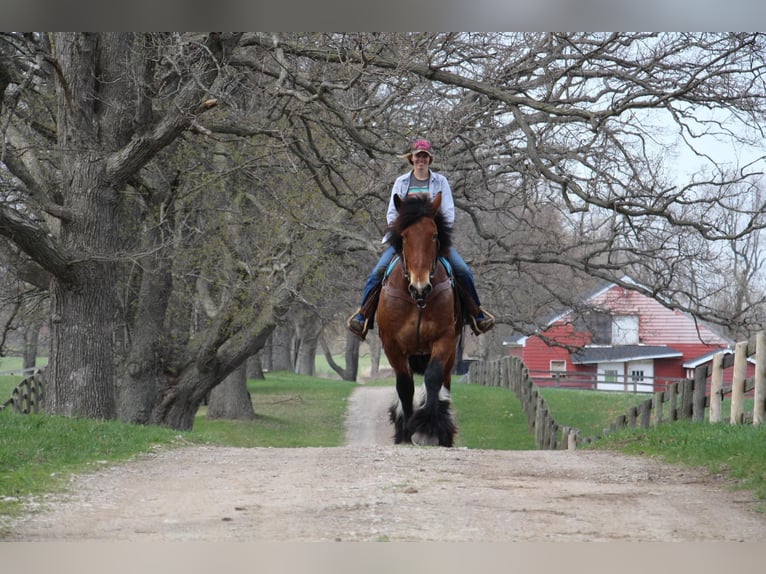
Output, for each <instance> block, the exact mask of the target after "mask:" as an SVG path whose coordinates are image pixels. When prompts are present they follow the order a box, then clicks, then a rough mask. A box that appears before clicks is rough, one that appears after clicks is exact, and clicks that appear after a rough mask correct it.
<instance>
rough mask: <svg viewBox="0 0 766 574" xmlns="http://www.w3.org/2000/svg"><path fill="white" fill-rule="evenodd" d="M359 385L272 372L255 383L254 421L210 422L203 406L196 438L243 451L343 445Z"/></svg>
mask: <svg viewBox="0 0 766 574" xmlns="http://www.w3.org/2000/svg"><path fill="white" fill-rule="evenodd" d="M355 386H356V383H352V382H344V381H331V380H325V379H317V378H313V377H306V376H303V375H295V374H292V373H284V372H280V373H269V374H268V375H267V378H266V380H264V381H249V382H248V390H249V391H250V395H251V397H252V401H253V409H254V410H255V413H256V416H257V418H256V419H255V420H254V421H241V422H239V421H226V420H208V419H207V417H206V416H205V414H206V408H205V407H202V408H201V409H200V411H199V413H198V414H197V418H196V419H195V421H194V430H193V431H192V434H194V435H195V436H198V437H199V439H198V440H203V441H205V442H208V443H215V444H222V445H228V446H241V447H257V446H261V447H305V446H338V445H341V444H343V441H344V438H345V428H344V415H345V412H346V405H347V399H348V396H349V395H350V394H351V392H352V391H353V389H354V387H355Z"/></svg>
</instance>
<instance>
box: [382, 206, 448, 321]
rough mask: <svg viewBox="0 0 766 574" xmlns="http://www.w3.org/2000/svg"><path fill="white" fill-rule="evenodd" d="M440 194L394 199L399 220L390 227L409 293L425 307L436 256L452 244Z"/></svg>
mask: <svg viewBox="0 0 766 574" xmlns="http://www.w3.org/2000/svg"><path fill="white" fill-rule="evenodd" d="M441 199H442V195H441V193H439V194H437V195H436V197H434V199H433V201H431V200H430V199H429V198H427V197H426V198H420V197H416V196H412V197H407V198H406V199H401V198H399V196H394V205H395V206H396V210H397V213H398V215H397V218H396V220H395V221H394V223H393V224H392V226H391V228H390V232H391V239H390V242H391V244H392V245H393V246H394V248H395V249H396V251H397V253H399V254H400V255H401V256H402V266H403V270H404V274H405V276H406V277H407V281H408V283H409V286H408V290H409V292H410V294H411V295H412V298H413V299H415V301H416V302H417V304H418V306H420V307H423V306H425V300H426V297H428V295H429V293H431V290H432V289H433V286H432V285H431V279H432V277H433V275H434V273H435V272H436V263H437V257H438V255H439V254H440V253H446V252H447V250H448V249H449V247H450V245H451V236H450V228H449V226H448V225H447V224H446V221H445V219H444V216H443V215H442V214H441V213H440V212H439V207H440V206H441Z"/></svg>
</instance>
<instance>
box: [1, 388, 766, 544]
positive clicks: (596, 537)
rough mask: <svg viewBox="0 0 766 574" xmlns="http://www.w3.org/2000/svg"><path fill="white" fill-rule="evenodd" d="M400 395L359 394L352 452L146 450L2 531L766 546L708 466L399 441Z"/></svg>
mask: <svg viewBox="0 0 766 574" xmlns="http://www.w3.org/2000/svg"><path fill="white" fill-rule="evenodd" d="M392 393H393V390H392V389H390V388H379V387H360V388H359V389H358V391H357V393H356V394H355V395H354V396H353V397H352V399H351V401H350V405H349V416H348V436H349V439H348V445H347V446H345V447H341V448H307V449H276V448H263V449H261V448H258V449H240V448H216V447H204V446H203V447H199V446H194V447H189V448H181V449H177V450H172V451H169V452H159V453H156V454H152V455H148V456H144V457H141V458H140V459H138V460H135V461H132V462H129V463H125V464H121V465H118V466H115V467H111V468H107V469H104V470H102V471H99V472H96V473H94V474H90V475H86V476H80V477H77V478H76V479H75V480H74V482H73V489H72V490H73V494H71V495H69V496H66V497H56V498H53V499H51V500H50V501H49V509H48V510H47V511H45V512H39V513H34V514H32V515H30V516H28V517H26V518H24V519H23V520H20V521H18V522H17V523H16V524H14V525H13V527H12V528H11V533H10V535H9V536H8V537H7V538H6V539H7V540H25V541H41V540H74V541H86V540H142V541H172V540H205V541H224V540H226V541H333V540H343V541H377V540H380V541H383V540H392V541H613V540H630V541H696V540H721V541H763V540H766V516H764V515H763V514H758V513H756V512H754V511H753V509H754V501H753V498H752V497H751V496H750V495H748V494H747V493H744V492H733V491H730V490H728V489H727V488H726V485H725V483H723V482H722V481H718V480H716V479H715V478H713V477H709V476H705V475H704V474H703V473H701V472H697V471H689V470H685V469H679V468H677V467H672V466H667V465H663V464H659V463H657V462H653V461H649V460H645V459H643V458H632V457H626V456H622V455H619V454H614V453H607V452H586V451H576V452H567V451H558V452H545V451H532V452H505V451H482V450H468V449H460V448H456V449H440V448H420V447H401V446H399V447H395V446H393V445H390V444H389V441H390V439H389V437H390V435H391V429H390V427H389V425H388V422H387V419H386V413H385V411H386V408H387V407H388V405H389V404H390V401H391V399H392V397H393V394H392ZM372 421H374V422H375V424H371V423H372Z"/></svg>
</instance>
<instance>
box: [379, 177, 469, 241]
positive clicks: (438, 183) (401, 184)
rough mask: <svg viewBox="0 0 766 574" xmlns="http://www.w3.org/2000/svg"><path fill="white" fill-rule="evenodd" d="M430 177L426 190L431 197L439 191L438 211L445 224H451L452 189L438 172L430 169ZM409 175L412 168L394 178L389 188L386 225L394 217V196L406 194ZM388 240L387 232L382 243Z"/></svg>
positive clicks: (452, 218) (453, 215)
mask: <svg viewBox="0 0 766 574" xmlns="http://www.w3.org/2000/svg"><path fill="white" fill-rule="evenodd" d="M430 173H431V178H430V180H429V182H428V190H429V191H430V192H431V199H433V198H434V197H436V194H437V193H439V192H441V194H442V203H441V207H440V208H439V211H440V212H441V213H442V214H443V215H444V218H445V219H446V221H447V224H449V225H452V224H453V223H454V221H455V200H454V199H452V189H451V188H450V186H449V182H448V181H447V178H446V177H444V176H443V175H442V174H440V173H436V172H435V171H432V170H431V171H430ZM410 175H412V170H410V171H408V172H407V173H404V174H402V175H400V176H399V177H397V178H396V181H395V182H394V186H393V187H392V188H391V198H390V199H389V200H388V212H387V213H386V222H387V223H388V225H391V223H392V222H393V221H394V220H395V219H396V215H397V213H396V206H395V205H394V196H395V195H398V196H399V197H401V198H402V199H404V198H405V197H406V196H407V192H408V191H409V188H410ZM387 240H388V234H387V233H386V236H385V237H384V238H383V243H385V242H386V241H387Z"/></svg>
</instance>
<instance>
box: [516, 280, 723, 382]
mask: <svg viewBox="0 0 766 574" xmlns="http://www.w3.org/2000/svg"><path fill="white" fill-rule="evenodd" d="M626 280H627V279H626ZM623 282H625V281H623ZM733 344H734V342H733V341H731V340H730V339H727V338H726V337H723V336H721V335H720V334H718V333H716V332H714V331H713V330H712V329H711V328H709V327H707V326H705V325H703V324H701V323H700V322H698V321H696V320H695V319H694V317H692V316H690V315H687V314H685V313H682V312H680V311H674V310H671V309H668V308H667V307H664V306H663V305H661V304H660V303H658V302H657V301H655V300H654V299H652V298H651V297H647V296H645V295H642V294H640V293H638V292H636V291H632V290H629V289H625V288H623V287H621V286H619V285H616V284H614V283H612V284H609V285H607V286H606V287H604V288H602V289H600V290H598V291H597V292H595V293H593V294H592V295H590V296H589V297H587V299H585V301H584V302H583V304H582V305H578V307H577V309H570V310H568V311H566V312H564V313H562V314H560V315H558V316H557V317H555V318H554V319H552V320H551V321H549V322H548V323H547V324H546V326H545V327H544V328H543V329H542V330H541V331H539V332H538V333H536V334H534V335H531V336H528V337H522V338H520V339H517V340H515V341H509V342H507V343H506V345H507V346H508V347H509V348H510V354H512V355H514V356H517V357H520V358H521V360H522V361H523V362H524V364H525V365H526V366H527V368H528V369H529V372H530V375H531V376H532V378H533V379H534V380H535V382H536V383H537V384H538V385H542V386H552V385H556V386H572V387H578V386H582V387H588V388H593V387H594V386H595V387H596V388H598V389H602V390H629V391H638V392H653V391H658V390H664V389H665V387H666V385H667V384H668V383H671V382H675V381H678V380H680V379H684V378H693V377H694V368H695V367H696V366H698V365H700V364H704V363H705V362H709V361H712V356H713V354H715V352H717V351H719V350H721V349H730V348H731V347H732V346H733ZM727 370H729V371H730V370H731V369H727ZM729 376H730V373H729Z"/></svg>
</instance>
